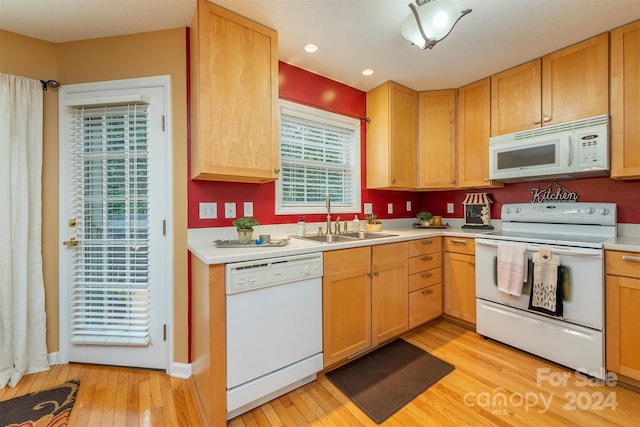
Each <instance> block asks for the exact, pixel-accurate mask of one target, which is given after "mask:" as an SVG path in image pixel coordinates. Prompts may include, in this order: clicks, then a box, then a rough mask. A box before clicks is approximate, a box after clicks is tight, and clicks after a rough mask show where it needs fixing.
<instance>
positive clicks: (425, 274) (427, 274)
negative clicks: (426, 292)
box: [422, 273, 433, 279]
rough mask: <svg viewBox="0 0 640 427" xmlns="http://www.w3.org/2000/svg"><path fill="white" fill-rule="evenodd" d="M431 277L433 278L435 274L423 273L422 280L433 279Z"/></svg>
mask: <svg viewBox="0 0 640 427" xmlns="http://www.w3.org/2000/svg"><path fill="white" fill-rule="evenodd" d="M431 276H433V274H431V273H422V278H423V279H426V278H428V277H431Z"/></svg>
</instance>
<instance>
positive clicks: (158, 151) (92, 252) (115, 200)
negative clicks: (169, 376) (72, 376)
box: [59, 79, 170, 369]
mask: <svg viewBox="0 0 640 427" xmlns="http://www.w3.org/2000/svg"><path fill="white" fill-rule="evenodd" d="M140 80H145V79H140ZM122 82H129V83H128V84H123V83H122ZM118 83H120V85H118ZM130 85H131V81H120V82H113V83H111V84H108V83H99V84H93V85H92V84H82V85H68V86H64V87H63V88H61V91H60V93H59V97H60V100H59V103H60V124H61V132H60V134H61V136H60V168H61V171H60V221H61V224H60V238H61V240H63V241H62V242H61V243H60V291H61V308H60V311H61V325H60V328H61V356H62V357H61V359H62V361H63V362H65V361H70V362H83V363H97V364H107V365H120V366H134V367H145V368H154V369H166V368H167V360H168V359H167V348H168V346H167V341H166V340H167V336H166V335H167V334H166V327H167V318H166V317H167V313H168V312H169V311H168V310H167V303H166V301H167V300H166V297H167V292H166V288H167V284H166V280H167V279H166V271H165V270H166V267H165V265H166V264H167V259H166V236H165V235H164V234H165V231H164V230H165V226H166V223H165V218H166V216H165V208H166V207H165V194H166V193H165V192H166V191H168V190H167V188H170V185H167V182H166V176H167V175H168V174H167V166H166V162H165V157H166V156H165V153H166V151H167V149H166V147H167V139H166V136H165V134H164V131H163V127H164V124H163V121H164V109H165V106H164V102H165V101H164V98H165V91H166V90H168V89H167V88H166V87H163V86H156V87H127V86H130ZM122 86H125V88H122ZM110 87H113V88H110ZM65 346H66V349H65V348H64V347H65ZM65 350H66V355H67V357H66V358H65V357H64V354H65ZM65 359H66V360H65Z"/></svg>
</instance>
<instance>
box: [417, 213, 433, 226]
mask: <svg viewBox="0 0 640 427" xmlns="http://www.w3.org/2000/svg"><path fill="white" fill-rule="evenodd" d="M416 218H418V221H420V225H421V226H423V227H428V226H430V225H431V219H432V218H433V215H431V212H427V211H420V212H419V213H418V215H416Z"/></svg>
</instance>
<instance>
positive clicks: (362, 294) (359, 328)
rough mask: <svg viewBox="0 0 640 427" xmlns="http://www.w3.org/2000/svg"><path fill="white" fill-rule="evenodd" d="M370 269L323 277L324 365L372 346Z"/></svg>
mask: <svg viewBox="0 0 640 427" xmlns="http://www.w3.org/2000/svg"><path fill="white" fill-rule="evenodd" d="M369 272H370V270H369V268H368V267H367V268H363V267H360V268H356V269H352V270H346V271H342V272H338V273H331V274H325V276H324V277H323V279H322V318H323V321H322V326H323V334H322V336H323V337H322V340H323V351H324V365H325V366H329V365H331V364H333V363H335V362H338V361H340V360H342V359H346V358H347V357H348V356H351V355H352V354H355V353H357V352H359V351H362V350H364V349H366V348H367V347H369V346H371V279H370V276H369Z"/></svg>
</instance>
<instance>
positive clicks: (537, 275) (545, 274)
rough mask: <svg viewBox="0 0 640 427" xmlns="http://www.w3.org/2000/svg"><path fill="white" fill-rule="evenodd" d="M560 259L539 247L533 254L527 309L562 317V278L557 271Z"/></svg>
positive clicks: (558, 270)
mask: <svg viewBox="0 0 640 427" xmlns="http://www.w3.org/2000/svg"><path fill="white" fill-rule="evenodd" d="M559 265H560V257H559V256H558V255H554V254H553V253H552V251H551V248H550V247H548V246H541V247H540V250H539V251H538V253H535V254H533V283H532V285H531V295H530V297H529V309H530V310H535V311H539V312H542V313H545V314H549V315H551V316H562V299H563V297H564V295H563V288H564V286H563V278H562V277H561V276H562V269H559V268H558V266H559Z"/></svg>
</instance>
